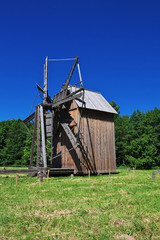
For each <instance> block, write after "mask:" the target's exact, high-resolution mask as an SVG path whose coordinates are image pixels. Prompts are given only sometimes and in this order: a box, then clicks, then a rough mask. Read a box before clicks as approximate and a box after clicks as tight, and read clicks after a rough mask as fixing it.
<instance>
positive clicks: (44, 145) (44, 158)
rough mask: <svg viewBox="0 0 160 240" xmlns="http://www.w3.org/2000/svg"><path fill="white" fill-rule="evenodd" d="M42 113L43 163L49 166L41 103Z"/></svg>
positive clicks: (41, 111)
mask: <svg viewBox="0 0 160 240" xmlns="http://www.w3.org/2000/svg"><path fill="white" fill-rule="evenodd" d="M40 115H41V134H42V158H43V165H44V167H45V168H47V160H46V139H45V130H44V115H43V107H42V106H41V105H40Z"/></svg>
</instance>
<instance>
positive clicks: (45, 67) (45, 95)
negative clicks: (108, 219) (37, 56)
mask: <svg viewBox="0 0 160 240" xmlns="http://www.w3.org/2000/svg"><path fill="white" fill-rule="evenodd" d="M47 97H48V57H46V64H45V66H44V101H43V102H44V103H46V102H47Z"/></svg>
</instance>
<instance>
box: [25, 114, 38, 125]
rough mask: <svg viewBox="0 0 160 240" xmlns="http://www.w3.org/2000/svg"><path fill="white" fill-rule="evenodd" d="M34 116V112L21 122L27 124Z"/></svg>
mask: <svg viewBox="0 0 160 240" xmlns="http://www.w3.org/2000/svg"><path fill="white" fill-rule="evenodd" d="M34 118H35V112H34V113H32V114H31V115H29V116H28V117H27V118H26V119H24V120H23V122H24V123H25V124H27V123H28V122H30V121H32V120H33V119H34Z"/></svg>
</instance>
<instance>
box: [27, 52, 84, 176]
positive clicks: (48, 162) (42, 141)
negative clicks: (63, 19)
mask: <svg viewBox="0 0 160 240" xmlns="http://www.w3.org/2000/svg"><path fill="white" fill-rule="evenodd" d="M57 60H58V61H59V60H74V63H73V65H72V67H71V70H70V72H69V75H68V77H67V79H66V81H65V82H64V83H63V85H62V87H61V90H60V92H58V93H57V94H56V95H55V96H54V98H53V99H52V98H51V97H50V96H49V94H48V62H49V61H56V59H48V57H46V60H45V65H44V89H42V88H41V87H40V86H39V85H38V84H37V88H38V91H39V92H40V93H41V95H42V97H43V103H40V104H38V105H37V106H36V111H35V112H34V113H33V114H31V115H29V116H28V117H27V118H26V119H25V120H24V124H25V126H26V127H27V124H28V123H29V122H30V121H32V120H33V119H35V120H34V130H33V135H32V147H31V158H30V164H29V167H30V168H32V165H33V152H34V147H35V144H36V146H37V159H36V168H37V169H39V168H42V169H43V170H44V172H45V171H46V169H47V167H48V166H49V167H51V166H52V161H53V159H54V158H56V156H54V147H53V145H54V139H55V137H56V133H57V131H58V128H59V126H61V127H62V128H63V130H64V131H65V133H66V135H67V136H68V139H69V141H70V143H71V145H72V148H74V149H75V148H77V147H78V146H79V134H80V124H77V128H78V130H77V134H76V135H75V134H74V133H73V131H72V130H71V128H70V126H69V124H70V122H71V121H72V119H71V116H70V114H69V113H68V105H69V103H70V102H71V101H73V100H74V99H76V98H80V97H82V99H83V95H84V88H83V81H82V77H81V72H80V66H79V62H78V57H76V58H74V59H73V58H72V59H57ZM76 66H77V68H78V73H79V82H78V83H76V84H75V85H72V86H71V85H70V81H71V78H72V75H73V72H74V70H75V68H76ZM78 84H79V85H80V86H79V87H77V86H78ZM82 105H83V101H82Z"/></svg>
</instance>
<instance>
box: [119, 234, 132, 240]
mask: <svg viewBox="0 0 160 240" xmlns="http://www.w3.org/2000/svg"><path fill="white" fill-rule="evenodd" d="M114 239H116V240H117V239H120V240H135V238H134V237H132V236H129V235H127V234H122V235H120V236H116V237H115V238H114Z"/></svg>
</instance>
